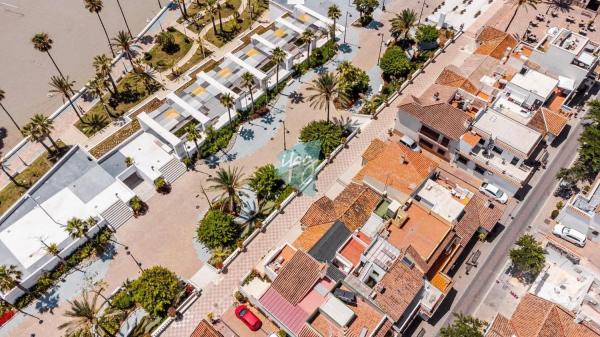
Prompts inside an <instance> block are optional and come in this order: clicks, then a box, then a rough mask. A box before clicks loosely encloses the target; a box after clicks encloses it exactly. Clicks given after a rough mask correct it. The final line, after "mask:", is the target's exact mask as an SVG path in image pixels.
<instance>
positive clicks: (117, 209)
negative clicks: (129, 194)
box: [100, 199, 133, 228]
mask: <svg viewBox="0 0 600 337" xmlns="http://www.w3.org/2000/svg"><path fill="white" fill-rule="evenodd" d="M100 215H102V217H103V218H104V219H105V220H106V221H107V222H108V223H109V224H110V225H111V226H112V227H114V228H119V227H120V226H121V225H122V224H124V223H125V222H127V220H129V218H131V217H132V216H133V211H132V210H131V208H129V206H127V205H126V204H125V203H124V202H123V201H121V200H120V199H119V200H118V201H117V202H115V203H114V204H112V205H111V206H110V207H109V208H107V209H106V210H105V211H104V212H102V213H101V214H100Z"/></svg>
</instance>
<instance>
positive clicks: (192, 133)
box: [185, 124, 200, 153]
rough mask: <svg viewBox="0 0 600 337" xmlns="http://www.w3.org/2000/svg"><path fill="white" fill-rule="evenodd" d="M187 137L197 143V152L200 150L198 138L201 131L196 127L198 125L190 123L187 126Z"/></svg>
mask: <svg viewBox="0 0 600 337" xmlns="http://www.w3.org/2000/svg"><path fill="white" fill-rule="evenodd" d="M185 134H186V138H187V140H188V141H190V142H194V145H196V153H198V152H200V146H199V145H198V140H199V139H200V132H198V129H196V125H193V124H188V125H187V126H186V127H185Z"/></svg>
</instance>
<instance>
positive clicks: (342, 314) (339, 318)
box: [319, 295, 354, 326]
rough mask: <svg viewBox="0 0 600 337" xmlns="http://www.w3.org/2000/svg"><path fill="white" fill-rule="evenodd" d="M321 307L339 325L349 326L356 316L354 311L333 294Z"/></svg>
mask: <svg viewBox="0 0 600 337" xmlns="http://www.w3.org/2000/svg"><path fill="white" fill-rule="evenodd" d="M319 308H320V310H321V311H322V312H323V313H324V314H326V315H327V316H329V317H330V318H331V319H332V320H333V321H334V322H335V323H337V324H338V325H339V326H348V324H349V323H350V321H351V320H352V319H353V318H354V311H352V309H350V308H348V307H347V306H346V305H345V304H344V302H342V301H340V300H339V299H337V297H335V296H333V295H330V296H329V298H328V299H327V300H326V301H325V303H323V304H322V305H321V306H320V307H319Z"/></svg>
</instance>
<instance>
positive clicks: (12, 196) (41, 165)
mask: <svg viewBox="0 0 600 337" xmlns="http://www.w3.org/2000/svg"><path fill="white" fill-rule="evenodd" d="M59 146H61V144H59ZM66 150H67V149H66V148H65V147H64V145H63V147H62V148H61V152H62V153H65V152H66ZM56 160H57V158H48V153H47V152H44V153H43V154H42V155H41V156H39V157H38V158H37V159H36V160H34V161H33V163H31V164H30V165H29V166H27V167H26V168H25V169H24V170H23V171H22V172H21V173H19V174H17V176H16V177H15V180H16V181H17V182H18V183H19V184H21V186H17V185H15V184H14V183H13V182H12V181H11V182H10V183H9V184H8V185H6V187H4V188H3V189H2V190H0V214H3V213H4V212H6V210H7V209H9V208H10V206H12V205H13V204H14V203H15V202H16V201H17V200H19V198H20V197H21V196H22V195H23V194H24V193H25V192H27V190H28V189H29V187H31V186H32V185H33V184H35V183H36V182H37V181H38V180H39V179H40V178H41V177H42V176H43V175H44V174H45V173H46V172H48V170H50V168H51V167H52V166H53V165H54V162H56Z"/></svg>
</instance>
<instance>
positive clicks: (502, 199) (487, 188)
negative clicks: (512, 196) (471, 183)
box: [479, 183, 508, 204]
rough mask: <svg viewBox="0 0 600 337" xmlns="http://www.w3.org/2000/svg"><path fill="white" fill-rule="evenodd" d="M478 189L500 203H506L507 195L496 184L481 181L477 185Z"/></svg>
mask: <svg viewBox="0 0 600 337" xmlns="http://www.w3.org/2000/svg"><path fill="white" fill-rule="evenodd" d="M479 190H480V191H481V192H482V193H483V194H486V195H488V196H490V197H492V198H494V199H495V200H496V201H498V202H499V203H501V204H506V202H507V201H508V195H507V194H506V193H504V191H502V190H501V189H499V188H498V187H497V186H496V185H492V184H490V183H483V184H481V186H480V187H479Z"/></svg>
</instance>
